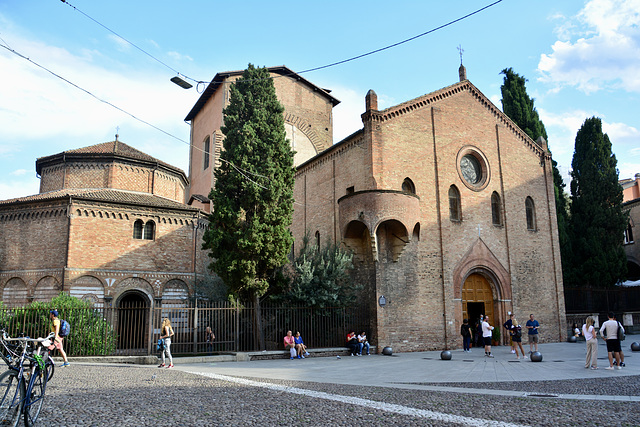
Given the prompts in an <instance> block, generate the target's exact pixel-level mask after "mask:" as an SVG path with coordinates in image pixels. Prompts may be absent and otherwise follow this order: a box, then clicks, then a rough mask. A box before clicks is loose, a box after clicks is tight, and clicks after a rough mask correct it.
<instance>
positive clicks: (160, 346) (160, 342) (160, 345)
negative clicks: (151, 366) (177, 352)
mask: <svg viewBox="0 0 640 427" xmlns="http://www.w3.org/2000/svg"><path fill="white" fill-rule="evenodd" d="M156 350H157V351H163V350H164V340H163V339H162V338H160V339H159V340H158V344H157V345H156Z"/></svg>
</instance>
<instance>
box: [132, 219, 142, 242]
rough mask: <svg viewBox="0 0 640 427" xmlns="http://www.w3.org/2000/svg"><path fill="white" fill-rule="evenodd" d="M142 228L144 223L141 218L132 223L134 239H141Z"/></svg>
mask: <svg viewBox="0 0 640 427" xmlns="http://www.w3.org/2000/svg"><path fill="white" fill-rule="evenodd" d="M143 228H144V223H143V222H142V220H141V219H138V220H136V222H134V223H133V238H134V239H142V229H143Z"/></svg>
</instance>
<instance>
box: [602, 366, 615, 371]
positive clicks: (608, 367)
mask: <svg viewBox="0 0 640 427" xmlns="http://www.w3.org/2000/svg"><path fill="white" fill-rule="evenodd" d="M604 369H606V370H607V371H613V366H607V367H606V368H604Z"/></svg>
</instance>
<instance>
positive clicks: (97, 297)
mask: <svg viewBox="0 0 640 427" xmlns="http://www.w3.org/2000/svg"><path fill="white" fill-rule="evenodd" d="M69 294H70V295H71V296H72V297H76V298H78V299H82V300H85V301H87V300H89V301H92V302H93V303H94V305H95V306H102V303H103V301H104V294H105V292H104V283H102V281H101V280H100V279H98V278H97V277H95V276H90V275H84V276H80V277H78V278H76V279H74V280H73V282H71V284H70V285H69Z"/></svg>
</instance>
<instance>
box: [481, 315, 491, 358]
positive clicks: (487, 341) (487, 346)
mask: <svg viewBox="0 0 640 427" xmlns="http://www.w3.org/2000/svg"><path fill="white" fill-rule="evenodd" d="M492 334H493V326H491V325H490V324H489V316H484V321H483V322H482V339H483V340H484V355H485V356H487V357H493V354H491V335H492Z"/></svg>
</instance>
